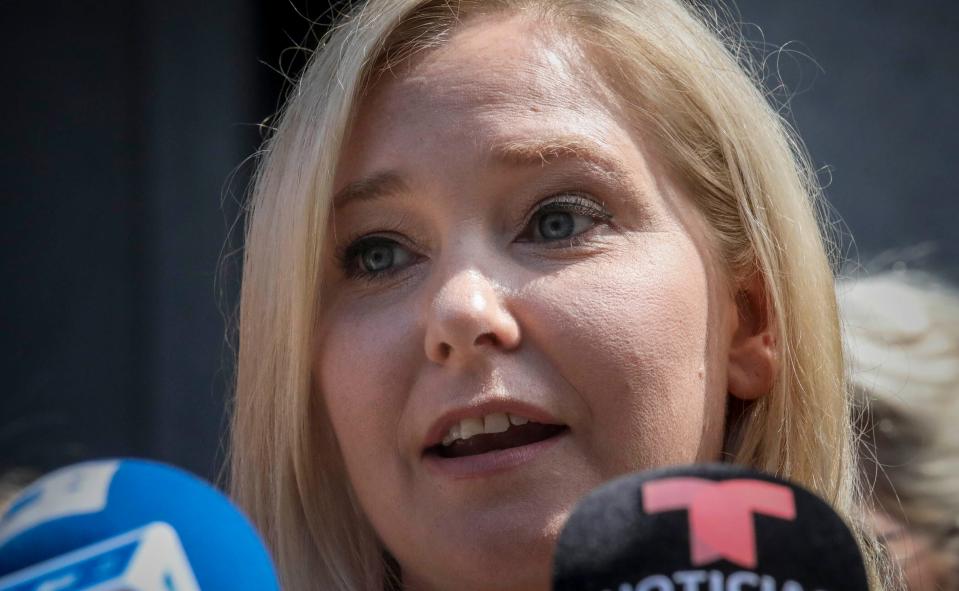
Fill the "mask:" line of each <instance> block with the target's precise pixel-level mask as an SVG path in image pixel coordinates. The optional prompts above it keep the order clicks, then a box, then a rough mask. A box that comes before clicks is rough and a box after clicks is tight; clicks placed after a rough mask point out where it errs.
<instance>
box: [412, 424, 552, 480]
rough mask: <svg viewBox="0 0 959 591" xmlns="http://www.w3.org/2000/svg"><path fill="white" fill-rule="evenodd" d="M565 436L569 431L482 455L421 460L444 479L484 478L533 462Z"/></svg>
mask: <svg viewBox="0 0 959 591" xmlns="http://www.w3.org/2000/svg"><path fill="white" fill-rule="evenodd" d="M567 435H569V429H565V430H563V431H562V432H560V433H558V434H556V435H554V436H552V437H550V438H549V439H544V440H542V441H537V442H536V443H530V444H529V445H521V446H519V447H511V448H509V449H498V450H496V451H490V452H486V453H485V454H477V455H475V456H463V457H461V458H444V457H442V456H438V455H436V454H427V455H426V456H424V459H423V461H424V463H425V464H426V467H427V469H428V470H429V471H430V472H433V473H434V474H438V475H440V476H444V477H447V478H453V479H455V480H460V479H465V478H483V477H486V476H492V475H494V474H498V473H500V472H505V471H507V470H511V469H513V468H516V467H519V466H521V465H523V464H526V463H528V462H531V461H533V460H534V459H536V458H538V457H539V456H540V455H542V454H543V453H545V452H546V451H547V450H549V449H550V448H552V447H553V446H555V445H556V444H558V443H559V442H560V441H562V440H563V439H565V438H566V436H567Z"/></svg>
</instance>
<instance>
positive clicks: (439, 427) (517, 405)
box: [422, 398, 563, 453]
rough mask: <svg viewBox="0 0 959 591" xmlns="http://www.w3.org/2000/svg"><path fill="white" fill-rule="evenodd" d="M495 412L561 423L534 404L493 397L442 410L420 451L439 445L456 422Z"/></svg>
mask: <svg viewBox="0 0 959 591" xmlns="http://www.w3.org/2000/svg"><path fill="white" fill-rule="evenodd" d="M495 412H501V413H509V414H513V415H519V416H521V417H526V418H527V419H529V420H531V421H533V422H536V423H543V424H545V425H562V424H563V423H562V421H560V420H558V419H556V418H555V417H553V415H551V414H550V413H549V412H548V411H546V410H544V409H543V408H540V407H538V406H536V405H534V404H530V403H528V402H523V401H520V400H512V399H502V398H501V399H493V400H486V401H482V402H477V403H475V404H469V405H467V406H460V407H456V408H452V409H450V410H448V411H446V412H444V413H443V414H442V415H440V417H439V418H438V419H436V420H435V421H433V424H432V425H430V428H429V430H428V431H427V432H426V437H425V438H424V439H423V447H422V451H423V452H424V453H425V452H426V451H427V450H428V449H429V448H431V447H433V446H435V445H439V444H440V443H441V442H442V441H443V437H444V436H445V435H446V433H447V432H448V431H449V430H450V428H452V427H453V425H455V424H456V423H458V422H460V421H462V420H463V419H468V418H483V417H484V416H486V415H488V414H492V413H495Z"/></svg>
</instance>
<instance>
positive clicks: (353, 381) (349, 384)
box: [314, 302, 417, 496]
mask: <svg viewBox="0 0 959 591" xmlns="http://www.w3.org/2000/svg"><path fill="white" fill-rule="evenodd" d="M351 303H352V302H351ZM324 316H325V317H326V318H330V319H331V321H330V322H329V323H327V324H324V325H322V331H321V333H320V335H321V336H320V339H319V347H318V351H317V355H316V359H315V366H314V367H315V368H316V372H317V376H318V384H319V389H320V392H321V394H322V396H323V401H324V404H325V407H326V409H327V412H328V413H329V417H330V422H331V423H332V425H333V430H334V431H335V433H336V437H337V440H338V441H339V443H340V448H341V450H342V451H343V459H344V461H345V463H346V468H347V471H348V472H349V474H350V477H351V480H352V481H353V483H354V486H355V487H356V488H357V491H358V492H360V494H361V496H362V491H361V490H360V489H362V488H364V483H366V482H368V481H369V480H370V479H371V477H372V478H378V477H380V476H386V475H388V474H389V472H390V470H393V469H397V468H398V466H388V465H384V460H385V459H387V458H388V457H392V456H387V455H385V454H383V453H382V451H381V450H383V449H396V448H397V447H398V436H397V422H398V420H399V417H400V415H401V413H402V408H403V405H404V400H405V398H404V396H405V393H406V392H408V391H409V383H408V382H407V379H408V378H409V376H408V372H405V371H403V368H404V367H410V362H409V361H407V360H404V359H403V355H404V354H407V355H408V354H409V352H411V351H412V352H415V351H417V349H416V348H415V347H413V346H412V345H413V343H411V341H410V338H411V337H410V335H411V334H413V330H414V327H413V326H412V324H411V323H410V321H409V320H410V319H412V318H413V315H412V314H411V313H402V312H401V311H399V310H396V309H388V308H384V309H382V310H377V309H370V308H363V309H362V312H360V308H359V306H357V307H355V308H353V307H351V306H350V305H343V306H337V307H335V308H334V309H332V310H329V311H327V313H325V314H324Z"/></svg>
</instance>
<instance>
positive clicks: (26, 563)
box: [0, 459, 279, 591]
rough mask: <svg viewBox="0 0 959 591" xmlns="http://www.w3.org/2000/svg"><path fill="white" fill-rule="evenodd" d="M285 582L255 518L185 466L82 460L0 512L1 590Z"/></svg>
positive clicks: (136, 590) (172, 588)
mask: <svg viewBox="0 0 959 591" xmlns="http://www.w3.org/2000/svg"><path fill="white" fill-rule="evenodd" d="M94 589H95V590H96V591H111V590H117V591H119V590H121V589H122V590H130V591H148V590H149V591H153V590H158V591H194V590H199V589H203V590H206V591H209V590H218V589H231V590H236V591H246V590H250V591H254V590H263V591H273V590H278V589H279V584H278V583H277V577H276V572H275V570H274V568H273V564H272V562H271V560H270V557H269V554H268V553H267V551H266V549H265V547H264V546H263V543H262V542H261V540H260V537H259V536H258V535H257V533H256V530H255V529H254V528H253V526H252V525H251V524H250V522H249V521H248V520H247V519H246V517H244V516H243V514H242V513H241V512H240V511H239V509H237V508H236V507H235V506H234V505H233V504H232V503H230V501H229V500H227V498H226V497H225V496H223V495H222V494H221V493H220V492H218V491H217V490H216V489H214V488H213V487H212V486H210V485H209V484H207V483H205V482H203V481H202V480H200V479H199V478H196V477H194V476H192V475H190V474H188V473H186V472H184V471H182V470H179V469H176V468H173V467H170V466H166V465H163V464H158V463H155V462H149V461H143V460H128V459H123V460H102V461H93V462H84V463H81V464H76V465H73V466H68V467H66V468H62V469H60V470H57V471H55V472H52V473H50V474H48V475H46V476H44V477H43V478H41V479H40V480H38V481H37V482H35V483H34V484H33V485H31V486H30V487H28V488H27V489H25V490H24V491H23V492H22V493H20V495H19V496H18V497H17V498H16V499H14V500H13V502H12V503H11V505H10V506H9V509H8V510H7V512H6V513H4V514H3V515H2V516H0V591H81V590H90V591H93V590H94Z"/></svg>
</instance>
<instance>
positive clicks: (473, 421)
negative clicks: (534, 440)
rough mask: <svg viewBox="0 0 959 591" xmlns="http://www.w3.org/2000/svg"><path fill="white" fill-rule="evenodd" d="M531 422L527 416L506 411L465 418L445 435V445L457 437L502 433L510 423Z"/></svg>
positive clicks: (523, 423)
mask: <svg viewBox="0 0 959 591" xmlns="http://www.w3.org/2000/svg"><path fill="white" fill-rule="evenodd" d="M528 422H529V419H527V418H526V417H521V416H519V415H513V414H508V413H504V412H494V413H492V414H488V415H486V416H485V417H483V418H477V417H471V418H468V419H463V420H462V421H460V422H458V423H456V424H455V425H453V426H452V427H450V430H449V431H447V432H446V436H445V437H443V445H451V444H452V443H453V442H454V441H456V440H457V439H464V440H465V439H469V438H470V437H472V436H473V435H482V434H483V433H502V432H503V431H506V430H507V429H509V426H510V425H525V424H526V423H528Z"/></svg>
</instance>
